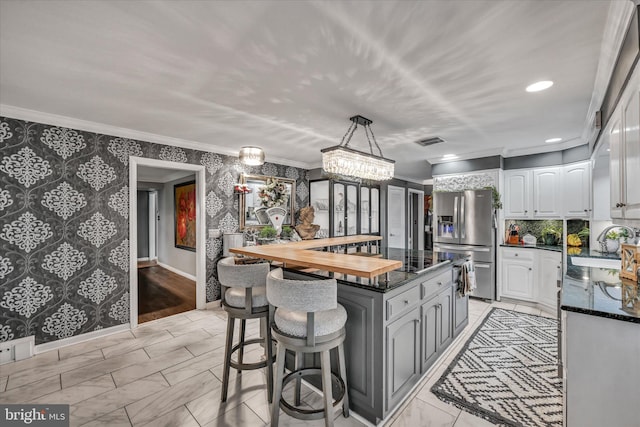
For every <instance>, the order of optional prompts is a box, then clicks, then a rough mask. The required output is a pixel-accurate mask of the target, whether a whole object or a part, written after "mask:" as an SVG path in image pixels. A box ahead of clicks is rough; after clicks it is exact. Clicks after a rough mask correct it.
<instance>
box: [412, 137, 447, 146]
mask: <svg viewBox="0 0 640 427" xmlns="http://www.w3.org/2000/svg"><path fill="white" fill-rule="evenodd" d="M441 142H444V139H442V138H440V137H439V136H433V137H431V138H425V139H421V140H420V141H416V144H418V145H421V146H423V147H428V146H429V145H433V144H440V143H441Z"/></svg>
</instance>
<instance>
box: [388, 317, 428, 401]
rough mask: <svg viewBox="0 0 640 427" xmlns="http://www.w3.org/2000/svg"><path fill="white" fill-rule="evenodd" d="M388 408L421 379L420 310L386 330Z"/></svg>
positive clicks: (392, 324)
mask: <svg viewBox="0 0 640 427" xmlns="http://www.w3.org/2000/svg"><path fill="white" fill-rule="evenodd" d="M386 337H387V346H386V348H387V405H386V407H387V408H392V407H394V406H395V405H396V404H397V403H399V402H400V401H401V400H402V399H403V398H404V397H405V394H406V393H407V392H408V391H409V390H410V389H411V387H413V386H414V385H415V384H416V382H417V381H418V380H419V379H420V310H418V308H417V307H416V309H415V310H413V311H410V312H409V313H407V314H405V315H404V316H402V317H401V318H400V319H398V320H396V321H395V322H393V323H391V324H390V325H388V326H387V327H386Z"/></svg>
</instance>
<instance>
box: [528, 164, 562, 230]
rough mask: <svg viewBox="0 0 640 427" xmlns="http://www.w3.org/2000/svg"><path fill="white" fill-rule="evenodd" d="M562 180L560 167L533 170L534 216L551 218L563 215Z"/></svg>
mask: <svg viewBox="0 0 640 427" xmlns="http://www.w3.org/2000/svg"><path fill="white" fill-rule="evenodd" d="M561 184H562V180H561V176H560V168H545V169H535V170H534V171H533V217H534V218H549V217H560V216H561V215H562V208H561V206H562V192H561V191H559V189H560V188H561V186H560V185H561Z"/></svg>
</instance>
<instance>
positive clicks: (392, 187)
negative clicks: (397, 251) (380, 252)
mask: <svg viewBox="0 0 640 427" xmlns="http://www.w3.org/2000/svg"><path fill="white" fill-rule="evenodd" d="M397 190H401V191H397ZM392 191H394V192H396V191H397V192H398V194H400V193H402V203H400V204H399V206H401V207H402V216H403V218H402V219H401V220H402V224H403V227H402V242H403V243H402V245H403V246H402V247H403V248H405V249H406V248H407V189H406V188H405V187H400V186H397V185H388V186H387V230H386V235H387V236H386V237H387V246H389V247H392V246H391V239H390V237H391V227H390V224H391V205H392V203H391V192H392ZM393 247H395V246H393Z"/></svg>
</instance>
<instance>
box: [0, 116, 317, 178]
mask: <svg viewBox="0 0 640 427" xmlns="http://www.w3.org/2000/svg"><path fill="white" fill-rule="evenodd" d="M0 116H4V117H10V118H13V119H18V120H25V121H29V122H37V123H43V124H47V125H51V126H60V127H66V128H71V129H78V130H82V131H85V132H94V133H99V134H104V135H113V136H119V137H121V138H129V139H135V140H138V141H146V142H153V143H156V144H162V145H172V146H174V147H181V148H188V149H192V150H199V151H205V152H211V153H217V154H224V155H228V156H232V157H237V156H238V150H231V149H229V148H228V147H221V146H218V145H212V144H206V143H203V142H197V141H189V140H185V139H180V138H173V137H170V136H164V135H158V134H155V133H150V132H141V131H137V130H134V129H128V128H122V127H118V126H112V125H107V124H104V123H98V122H91V121H88V120H81V119H76V118H73V117H67V116H60V115H58V114H51V113H45V112H42V111H36V110H30V109H27V108H22V107H16V106H13V105H7V104H0ZM238 149H239V148H238ZM267 161H268V162H269V163H278V164H282V165H286V166H294V167H297V168H302V169H307V170H308V169H312V168H313V167H312V165H311V164H309V163H305V162H299V161H296V160H290V159H282V158H279V157H271V156H269V158H268V159H267Z"/></svg>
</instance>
